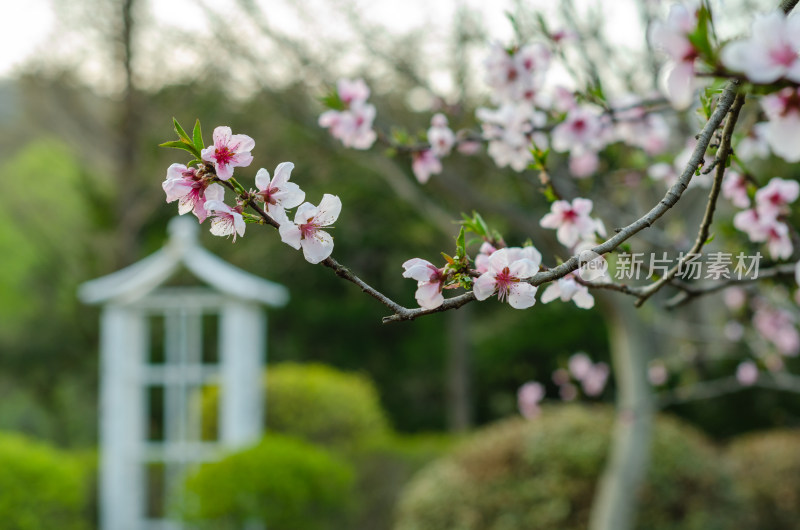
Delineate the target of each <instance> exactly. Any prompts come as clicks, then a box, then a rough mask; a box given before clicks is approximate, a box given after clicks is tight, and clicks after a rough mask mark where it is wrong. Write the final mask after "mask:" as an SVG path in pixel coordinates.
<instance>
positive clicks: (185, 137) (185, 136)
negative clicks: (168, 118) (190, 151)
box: [172, 118, 192, 144]
mask: <svg viewBox="0 0 800 530" xmlns="http://www.w3.org/2000/svg"><path fill="white" fill-rule="evenodd" d="M172 126H173V127H174V128H175V133H176V134H177V135H178V138H180V139H181V140H183V141H185V142H186V143H188V144H191V143H192V141H191V140H190V139H189V135H188V134H186V131H184V130H183V127H181V124H180V123H178V120H176V119H175V118H172Z"/></svg>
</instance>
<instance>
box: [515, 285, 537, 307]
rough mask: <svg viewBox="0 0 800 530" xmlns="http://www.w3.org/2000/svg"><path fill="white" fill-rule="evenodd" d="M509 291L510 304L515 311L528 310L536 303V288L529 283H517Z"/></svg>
mask: <svg viewBox="0 0 800 530" xmlns="http://www.w3.org/2000/svg"><path fill="white" fill-rule="evenodd" d="M508 291H509V293H508V304H509V305H510V306H511V307H513V308H514V309H528V308H529V307H531V306H532V305H533V304H535V303H536V287H534V286H533V285H531V284H529V283H525V282H519V283H515V284H513V285H511V287H510V288H509V290H508Z"/></svg>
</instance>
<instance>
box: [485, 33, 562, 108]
mask: <svg viewBox="0 0 800 530" xmlns="http://www.w3.org/2000/svg"><path fill="white" fill-rule="evenodd" d="M549 62H550V52H549V51H548V50H547V48H546V47H544V46H543V45H540V44H529V45H526V46H523V47H521V48H518V49H512V50H506V49H505V48H503V47H502V46H501V45H500V44H498V43H494V44H493V45H492V47H491V50H490V52H489V56H488V57H487V58H486V61H485V62H484V65H485V66H486V84H487V85H489V86H490V87H491V88H492V99H493V101H495V102H496V103H505V102H511V103H515V102H521V101H526V102H528V103H535V102H536V101H537V99H538V96H539V89H540V88H541V84H542V81H543V78H544V74H545V72H546V70H547V67H548V65H549Z"/></svg>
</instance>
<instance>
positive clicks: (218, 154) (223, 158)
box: [214, 146, 234, 166]
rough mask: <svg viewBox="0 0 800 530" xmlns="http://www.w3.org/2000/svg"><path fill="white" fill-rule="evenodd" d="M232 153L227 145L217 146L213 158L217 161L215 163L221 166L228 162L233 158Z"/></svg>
mask: <svg viewBox="0 0 800 530" xmlns="http://www.w3.org/2000/svg"><path fill="white" fill-rule="evenodd" d="M233 155H234V153H233V151H231V150H230V149H228V147H227V146H223V147H218V148H217V149H216V150H215V151H214V159H215V160H216V161H217V164H219V165H221V166H226V165H228V164H230V162H231V160H232V159H233Z"/></svg>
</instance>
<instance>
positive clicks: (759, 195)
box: [756, 177, 800, 218]
mask: <svg viewBox="0 0 800 530" xmlns="http://www.w3.org/2000/svg"><path fill="white" fill-rule="evenodd" d="M798 195H800V184H798V183H797V182H796V181H794V180H784V179H782V178H778V177H775V178H773V179H771V180H770V181H769V183H767V185H766V186H764V187H763V188H761V189H760V190H758V191H757V192H756V210H758V213H759V215H761V216H764V217H772V218H775V217H778V216H779V215H782V214H785V213H788V208H787V207H788V205H789V204H791V203H793V202H794V201H796V200H797V197H798Z"/></svg>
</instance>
